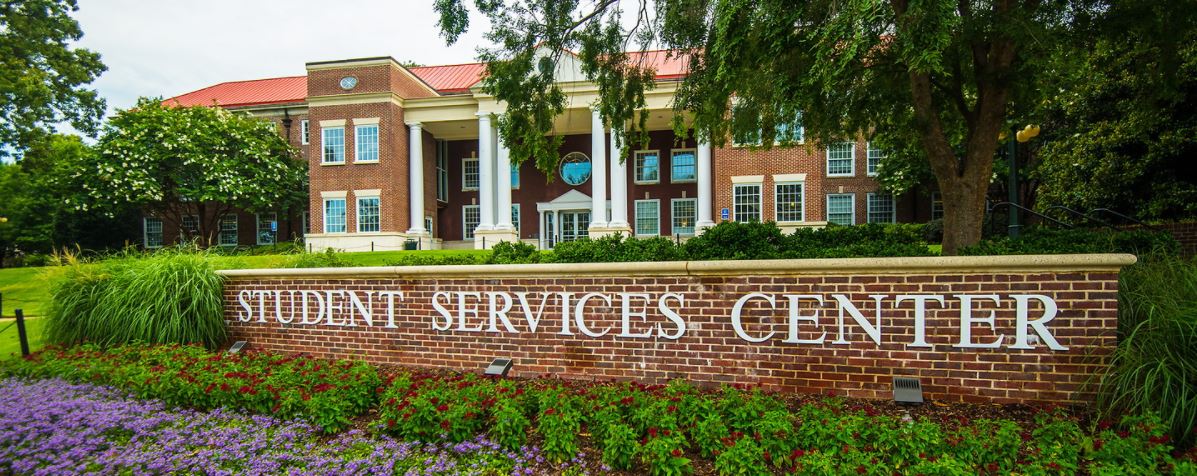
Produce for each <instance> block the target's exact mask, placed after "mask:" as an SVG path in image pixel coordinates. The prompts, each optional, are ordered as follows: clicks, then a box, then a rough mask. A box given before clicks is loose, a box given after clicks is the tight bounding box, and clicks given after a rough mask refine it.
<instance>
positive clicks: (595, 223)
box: [590, 108, 607, 228]
mask: <svg viewBox="0 0 1197 476" xmlns="http://www.w3.org/2000/svg"><path fill="white" fill-rule="evenodd" d="M605 135H606V134H605V130H604V129H603V116H602V115H601V114H600V113H599V110H598V108H592V109H591V110H590V165H591V167H590V228H603V227H606V226H607V168H606V167H604V166H603V164H606V163H607V141H606V139H605V137H604V136H605Z"/></svg>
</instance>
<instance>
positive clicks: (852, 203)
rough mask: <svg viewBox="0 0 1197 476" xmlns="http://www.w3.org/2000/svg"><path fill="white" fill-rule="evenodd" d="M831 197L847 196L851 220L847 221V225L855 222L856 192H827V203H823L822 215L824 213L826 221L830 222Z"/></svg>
mask: <svg viewBox="0 0 1197 476" xmlns="http://www.w3.org/2000/svg"><path fill="white" fill-rule="evenodd" d="M832 197H849V204H850V206H851V209H852V221H851V222H849V223H848V224H847V225H855V224H856V194H855V193H829V194H827V200H826V202H827V203H826V204H825V205H826V210H825V212H824V215H826V217H827V222H828V223H831V198H832ZM841 224H842V223H841Z"/></svg>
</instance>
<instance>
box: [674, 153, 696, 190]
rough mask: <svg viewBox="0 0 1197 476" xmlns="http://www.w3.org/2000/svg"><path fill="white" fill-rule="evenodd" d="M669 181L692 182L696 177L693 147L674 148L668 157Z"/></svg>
mask: <svg viewBox="0 0 1197 476" xmlns="http://www.w3.org/2000/svg"><path fill="white" fill-rule="evenodd" d="M669 167H670V170H669V181H670V182H674V183H677V182H693V181H694V180H695V179H696V178H697V177H698V162H696V159H695V157H694V149H674V150H673V156H672V157H670V159H669Z"/></svg>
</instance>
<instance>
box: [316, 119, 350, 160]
mask: <svg viewBox="0 0 1197 476" xmlns="http://www.w3.org/2000/svg"><path fill="white" fill-rule="evenodd" d="M320 134H321V136H320V144H321V147H322V148H323V150H324V153H323V155H321V157H322V158H321V159H320V163H323V164H343V163H345V128H343V127H333V128H328V129H320Z"/></svg>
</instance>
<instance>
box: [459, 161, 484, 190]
mask: <svg viewBox="0 0 1197 476" xmlns="http://www.w3.org/2000/svg"><path fill="white" fill-rule="evenodd" d="M470 162H473V163H474V170H475V171H476V174H477V177H478V179H477V180H475V181H474V182H475V185H474V186H473V187H471V186H469V185H467V184H468V183H469V181H468V180H466V177H468V176H469V167H466V164H468V163H470ZM479 185H482V169H481V164H479V163H478V158H477V157H466V158H464V159H461V191H463V192H473V191H476V190H478V186H479Z"/></svg>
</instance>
